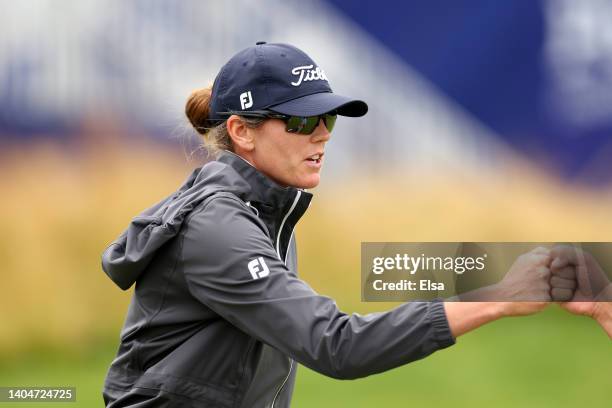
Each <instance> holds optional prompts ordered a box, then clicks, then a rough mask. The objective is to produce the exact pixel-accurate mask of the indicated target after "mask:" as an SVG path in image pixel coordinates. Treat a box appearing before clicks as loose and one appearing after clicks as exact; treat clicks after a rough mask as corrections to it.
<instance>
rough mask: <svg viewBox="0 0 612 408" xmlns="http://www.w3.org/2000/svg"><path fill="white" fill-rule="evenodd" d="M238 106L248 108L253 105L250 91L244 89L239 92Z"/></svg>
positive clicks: (243, 108)
mask: <svg viewBox="0 0 612 408" xmlns="http://www.w3.org/2000/svg"><path fill="white" fill-rule="evenodd" d="M240 106H241V107H242V110H245V109H249V108H250V107H251V106H253V97H252V96H251V91H246V92H243V93H241V94H240Z"/></svg>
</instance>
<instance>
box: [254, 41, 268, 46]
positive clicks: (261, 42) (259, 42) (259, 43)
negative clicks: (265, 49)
mask: <svg viewBox="0 0 612 408" xmlns="http://www.w3.org/2000/svg"><path fill="white" fill-rule="evenodd" d="M265 43H266V42H265V41H257V42H256V43H255V45H261V44H265Z"/></svg>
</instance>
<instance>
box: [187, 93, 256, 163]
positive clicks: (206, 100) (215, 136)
mask: <svg viewBox="0 0 612 408" xmlns="http://www.w3.org/2000/svg"><path fill="white" fill-rule="evenodd" d="M211 94H212V86H209V87H207V88H201V89H196V90H195V91H193V92H192V93H191V95H190V96H189V98H187V103H186V104H185V115H187V119H189V122H190V123H191V125H192V126H193V128H194V129H195V130H196V132H198V133H199V134H200V136H201V138H202V143H203V145H204V148H206V150H208V152H209V153H211V154H213V155H214V156H217V155H218V154H219V152H221V151H222V150H229V151H231V152H233V151H234V145H233V143H232V138H231V137H230V135H229V132H228V131H227V126H226V123H227V121H223V122H222V123H220V124H218V125H216V126H212V127H211V126H210V123H209V122H208V115H209V113H210V97H211ZM240 119H241V120H242V121H243V122H244V123H245V125H246V126H247V127H249V128H257V127H259V126H261V124H262V123H263V122H264V120H265V119H264V118H247V117H243V116H241V117H240Z"/></svg>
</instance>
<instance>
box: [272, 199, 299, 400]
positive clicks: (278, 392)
mask: <svg viewBox="0 0 612 408" xmlns="http://www.w3.org/2000/svg"><path fill="white" fill-rule="evenodd" d="M301 195H302V192H301V191H300V190H298V192H297V194H296V196H295V199H294V200H293V204H292V205H291V208H289V211H287V214H285V217H284V218H283V221H281V225H280V227H279V229H278V234H277V235H276V254H277V255H278V259H280V260H281V261H283V263H284V264H287V263H286V262H285V259H283V258H281V254H280V239H281V235H282V232H283V227H284V226H285V221H287V218H289V215H290V214H291V213H292V212H293V210H294V209H295V206H296V205H297V203H298V201H299V200H300V196H301ZM289 241H290V242H291V238H289ZM287 251H289V246H287ZM285 258H286V257H285ZM287 358H289V372H288V373H287V376H286V377H285V379H284V380H283V382H282V383H281V384H280V386H279V387H278V390H276V394H274V399H273V400H272V405H271V406H270V408H274V404H276V398H278V396H279V395H280V393H281V391H282V390H283V388H284V387H285V384H286V383H287V380H289V376H290V375H291V370H292V369H293V362H294V361H293V359H292V358H290V357H287Z"/></svg>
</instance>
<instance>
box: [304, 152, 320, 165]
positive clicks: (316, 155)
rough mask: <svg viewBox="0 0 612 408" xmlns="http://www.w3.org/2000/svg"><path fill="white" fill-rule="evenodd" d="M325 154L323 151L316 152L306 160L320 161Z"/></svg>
mask: <svg viewBox="0 0 612 408" xmlns="http://www.w3.org/2000/svg"><path fill="white" fill-rule="evenodd" d="M323 154H324V153H323V152H319V153H315V154H313V155H311V156H308V157H307V158H306V160H308V161H311V162H314V163H320V162H321V159H322V158H323Z"/></svg>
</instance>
